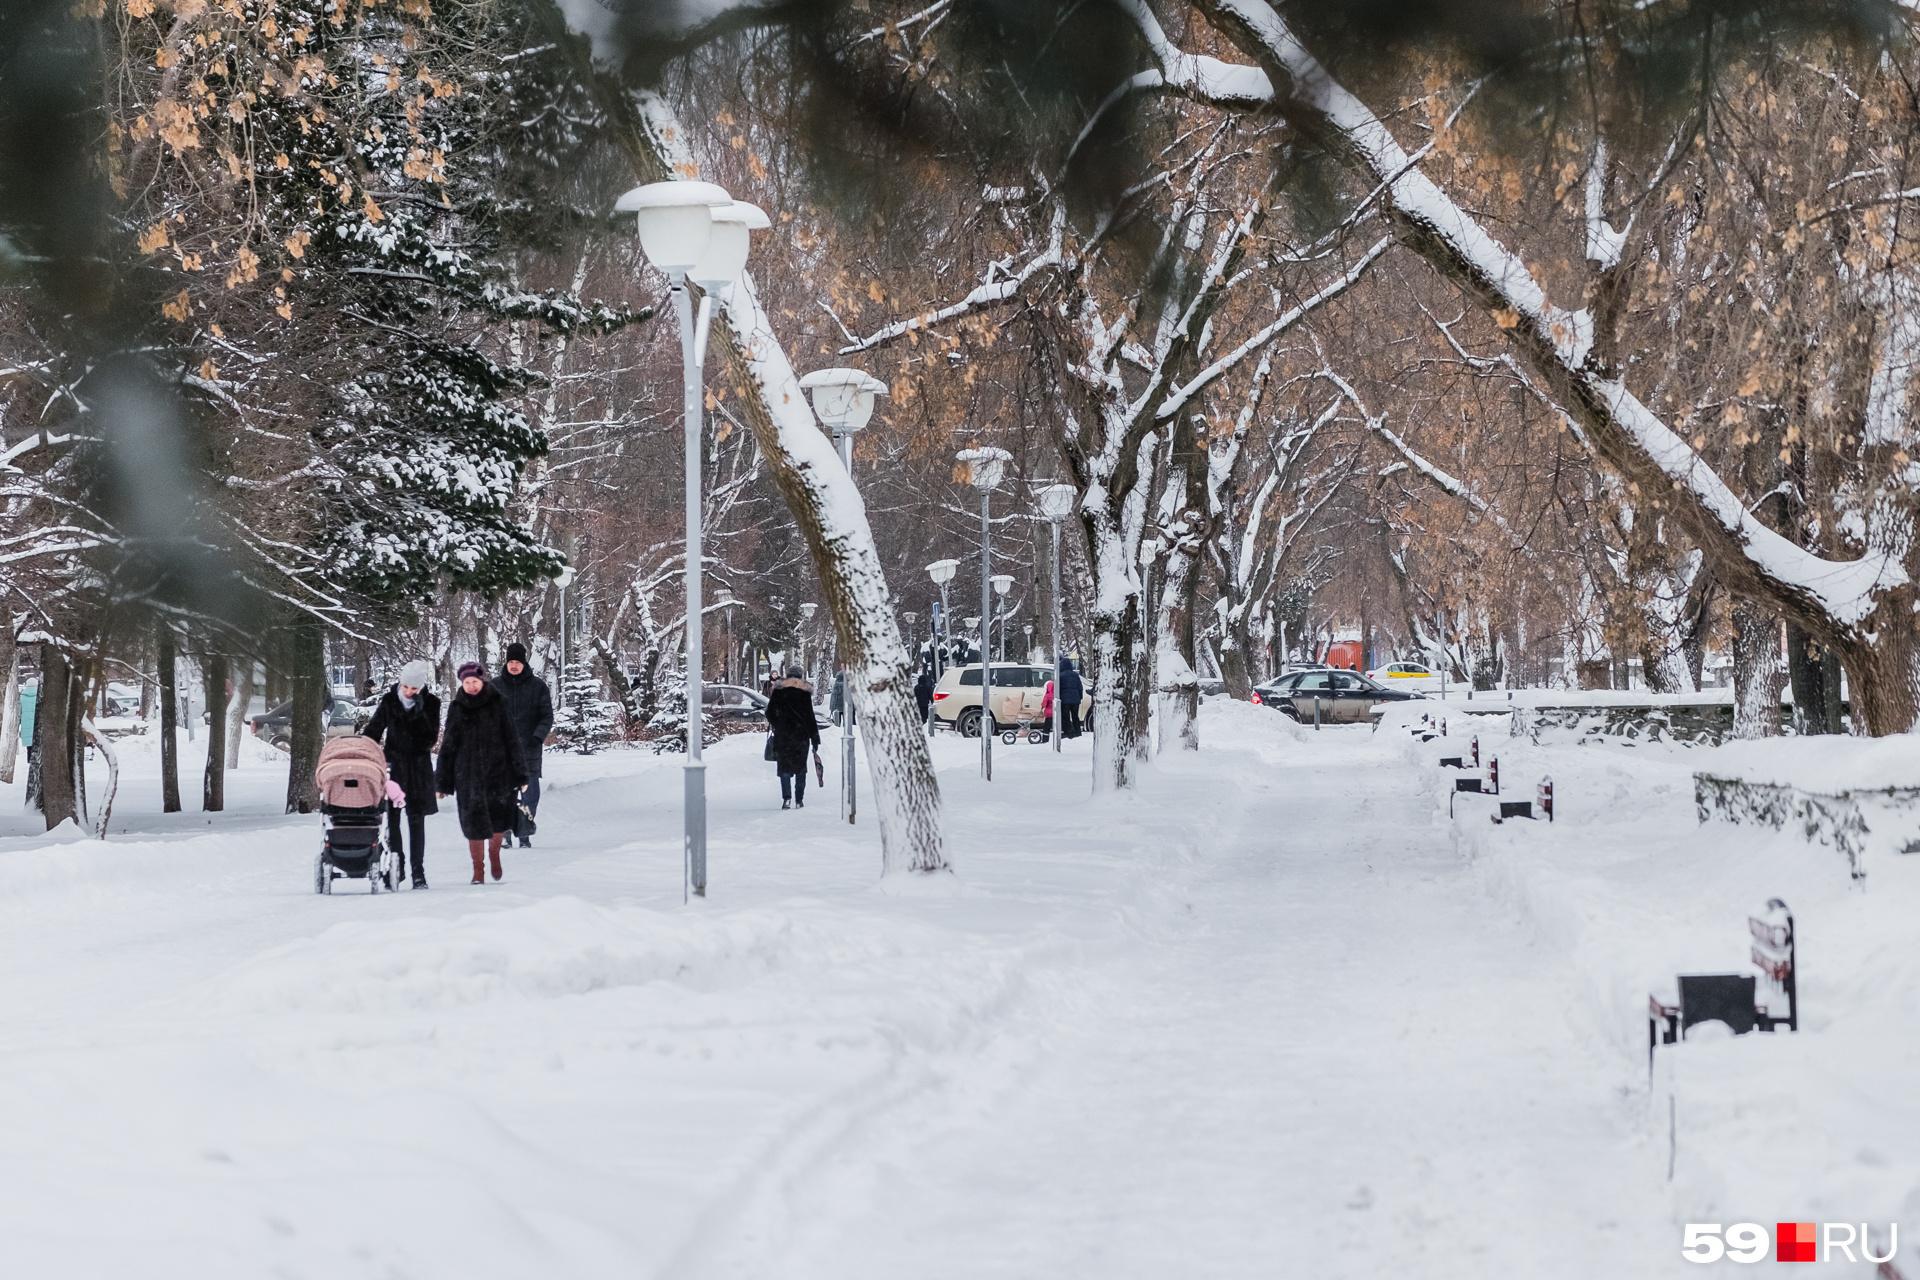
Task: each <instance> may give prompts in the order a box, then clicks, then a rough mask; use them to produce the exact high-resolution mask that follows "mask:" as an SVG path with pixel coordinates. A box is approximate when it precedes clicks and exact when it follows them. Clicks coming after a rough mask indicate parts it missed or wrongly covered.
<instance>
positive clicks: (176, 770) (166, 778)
mask: <svg viewBox="0 0 1920 1280" xmlns="http://www.w3.org/2000/svg"><path fill="white" fill-rule="evenodd" d="M159 644H160V677H159V678H160V810H161V812H162V813H178V812H180V744H179V742H178V741H176V735H177V733H178V731H179V725H180V710H179V707H178V706H177V705H176V694H175V692H174V681H175V679H177V678H178V673H177V672H176V671H175V669H174V661H173V628H172V627H169V626H168V625H167V624H166V623H164V622H163V623H161V624H160V636H159Z"/></svg>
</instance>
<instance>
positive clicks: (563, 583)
mask: <svg viewBox="0 0 1920 1280" xmlns="http://www.w3.org/2000/svg"><path fill="white" fill-rule="evenodd" d="M572 581H573V566H572V565H567V566H566V567H565V568H563V569H561V570H560V572H558V573H556V574H554V575H553V585H554V586H556V587H559V588H560V589H561V590H562V591H565V590H566V589H567V584H568V583H570V582H572Z"/></svg>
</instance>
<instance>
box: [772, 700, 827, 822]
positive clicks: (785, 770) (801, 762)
mask: <svg viewBox="0 0 1920 1280" xmlns="http://www.w3.org/2000/svg"><path fill="white" fill-rule="evenodd" d="M767 727H768V728H769V729H771V730H773V743H772V746H773V763H774V769H775V770H776V771H777V772H778V773H779V775H780V807H781V808H782V809H786V808H789V807H791V808H795V809H804V808H806V807H807V751H808V749H809V748H811V749H812V750H813V751H814V752H816V753H817V752H818V751H819V750H820V723H819V721H817V720H815V719H814V718H813V686H812V685H810V684H808V683H807V673H806V672H805V671H802V670H801V669H800V668H799V667H788V668H787V678H786V679H785V680H782V681H781V682H780V683H778V684H776V685H774V686H773V693H772V694H771V695H769V696H768V698H767Z"/></svg>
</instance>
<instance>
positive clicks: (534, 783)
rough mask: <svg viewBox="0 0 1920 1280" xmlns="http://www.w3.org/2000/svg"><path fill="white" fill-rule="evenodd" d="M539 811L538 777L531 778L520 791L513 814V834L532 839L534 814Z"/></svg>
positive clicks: (523, 838) (522, 838) (524, 838)
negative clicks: (517, 803) (517, 805)
mask: <svg viewBox="0 0 1920 1280" xmlns="http://www.w3.org/2000/svg"><path fill="white" fill-rule="evenodd" d="M539 812H540V779H538V778H531V779H529V780H528V782H527V789H526V790H525V791H523V792H521V793H520V798H519V807H518V808H516V809H515V810H514V814H513V834H514V835H515V836H516V837H518V838H519V839H521V840H531V839H533V819H534V815H535V814H537V813H539Z"/></svg>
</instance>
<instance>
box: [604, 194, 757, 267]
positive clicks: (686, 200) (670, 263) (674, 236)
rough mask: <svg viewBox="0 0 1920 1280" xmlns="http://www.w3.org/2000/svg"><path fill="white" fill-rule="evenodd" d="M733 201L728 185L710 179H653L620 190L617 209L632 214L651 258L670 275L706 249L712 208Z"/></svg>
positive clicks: (696, 261) (695, 261) (695, 262)
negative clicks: (624, 190)
mask: <svg viewBox="0 0 1920 1280" xmlns="http://www.w3.org/2000/svg"><path fill="white" fill-rule="evenodd" d="M732 203H733V197H732V196H730V195H728V194H727V191H726V188H725V187H717V186H715V185H714V184H713V183H711V182H649V183H648V184H647V185H646V186H644V187H635V188H634V189H633V190H631V191H629V192H627V193H626V194H625V195H623V196H621V197H620V199H619V200H617V201H616V202H615V203H614V206H613V209H614V212H615V213H631V214H633V215H634V227H635V230H637V231H638V232H639V233H640V248H641V249H642V250H643V251H645V253H646V255H647V261H649V262H651V263H653V265H654V266H655V267H657V268H659V269H660V270H661V271H664V272H665V273H666V274H667V276H668V277H669V278H678V277H680V276H684V275H686V274H687V273H688V272H690V271H692V270H693V268H694V267H695V266H696V265H698V264H699V262H700V259H701V257H702V256H703V255H704V254H705V253H706V252H707V245H708V242H709V241H711V240H712V238H713V211H714V209H716V208H717V207H720V206H722V205H728V204H732Z"/></svg>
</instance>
